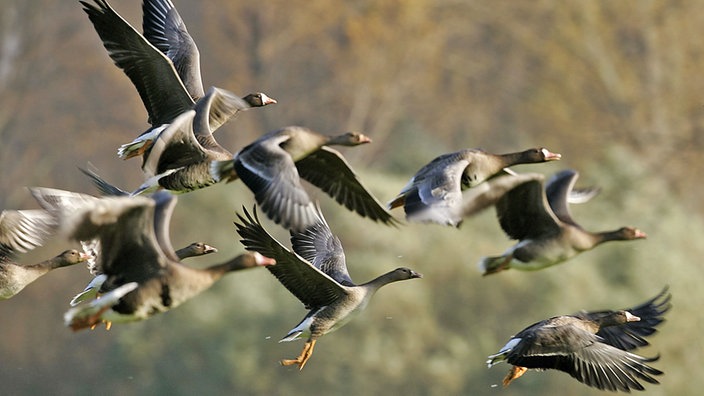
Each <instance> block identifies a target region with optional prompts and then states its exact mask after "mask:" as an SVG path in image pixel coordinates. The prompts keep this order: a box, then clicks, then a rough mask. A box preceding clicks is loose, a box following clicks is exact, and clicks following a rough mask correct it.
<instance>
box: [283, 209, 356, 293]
mask: <svg viewBox="0 0 704 396" xmlns="http://www.w3.org/2000/svg"><path fill="white" fill-rule="evenodd" d="M317 209H318V218H319V219H318V221H317V222H316V223H315V224H314V225H312V226H310V227H308V228H306V229H305V231H302V232H296V231H291V245H292V247H293V251H294V252H296V253H297V254H298V255H299V256H301V257H303V259H305V260H306V261H308V262H309V263H312V264H313V265H314V266H315V268H318V269H319V270H321V271H323V272H324V273H326V274H327V275H328V276H330V277H331V278H333V279H334V280H335V281H337V282H338V283H340V284H342V285H345V286H354V285H355V284H354V282H352V279H351V278H350V274H349V273H348V271H347V263H346V261H345V251H344V250H343V249H342V243H341V242H340V239H339V238H338V237H336V236H335V235H333V233H332V231H331V230H330V226H328V223H327V221H326V220H325V217H323V213H322V212H321V211H320V208H317Z"/></svg>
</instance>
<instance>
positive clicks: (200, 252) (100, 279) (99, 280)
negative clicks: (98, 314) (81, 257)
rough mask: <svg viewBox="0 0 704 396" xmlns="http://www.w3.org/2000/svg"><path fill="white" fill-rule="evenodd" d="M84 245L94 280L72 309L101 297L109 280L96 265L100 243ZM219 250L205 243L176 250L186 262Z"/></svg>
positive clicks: (85, 242)
mask: <svg viewBox="0 0 704 396" xmlns="http://www.w3.org/2000/svg"><path fill="white" fill-rule="evenodd" d="M81 244H82V245H83V251H84V252H87V253H86V254H88V256H89V259H88V271H89V272H90V273H91V275H93V279H92V280H91V281H90V282H89V283H88V285H87V286H86V287H85V288H84V289H83V291H82V292H80V293H78V294H76V295H75V296H74V297H73V298H72V299H71V301H70V302H69V304H70V305H71V306H72V307H75V306H76V305H78V304H80V303H82V302H85V301H90V300H93V299H96V298H98V297H99V296H100V289H101V287H102V286H103V283H105V281H106V280H107V278H108V277H107V275H105V274H104V273H102V271H101V269H100V267H99V266H98V264H97V263H96V260H97V257H98V256H99V255H100V241H99V240H95V239H94V240H90V241H81ZM217 251H218V249H217V248H216V247H214V246H211V245H208V244H207V243H205V242H192V243H190V244H189V245H188V246H185V247H182V248H181V249H178V250H176V257H178V259H179V260H185V259H187V258H191V257H200V256H205V255H208V254H211V253H217ZM110 327H111V323H110V322H106V328H107V329H108V330H110Z"/></svg>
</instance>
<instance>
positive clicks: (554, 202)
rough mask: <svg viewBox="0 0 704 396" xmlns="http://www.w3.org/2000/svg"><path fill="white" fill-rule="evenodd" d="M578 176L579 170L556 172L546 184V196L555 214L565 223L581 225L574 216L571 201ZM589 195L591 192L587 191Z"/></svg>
mask: <svg viewBox="0 0 704 396" xmlns="http://www.w3.org/2000/svg"><path fill="white" fill-rule="evenodd" d="M577 178H579V173H577V171H575V170H572V169H565V170H562V171H560V172H557V173H556V174H554V175H553V176H552V177H551V178H550V179H549V180H548V182H547V183H546V184H545V196H546V197H547V201H548V204H549V205H550V208H551V209H552V211H553V213H554V214H555V216H556V217H557V218H558V219H560V221H562V222H563V223H567V224H570V225H573V226H575V227H579V225H578V224H577V222H575V221H574V219H573V218H572V213H571V212H570V205H569V202H570V200H571V196H572V189H573V188H574V185H575V183H577ZM588 195H589V193H587V196H588ZM576 196H579V195H576Z"/></svg>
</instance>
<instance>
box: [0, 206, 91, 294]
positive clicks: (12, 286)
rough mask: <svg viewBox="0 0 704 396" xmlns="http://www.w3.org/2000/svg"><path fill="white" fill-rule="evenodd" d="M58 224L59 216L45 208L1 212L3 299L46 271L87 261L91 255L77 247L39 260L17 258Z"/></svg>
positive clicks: (1, 292) (42, 241)
mask: <svg viewBox="0 0 704 396" xmlns="http://www.w3.org/2000/svg"><path fill="white" fill-rule="evenodd" d="M55 227H56V219H55V218H54V216H53V215H51V214H50V213H49V212H47V211H45V210H36V209H32V210H3V211H2V212H0V299H2V300H6V299H9V298H11V297H13V296H15V295H16V294H17V293H19V292H20V291H22V289H24V288H25V287H27V285H29V284H30V283H32V282H34V281H35V280H37V279H38V278H39V277H41V276H42V275H44V274H46V273H47V272H49V271H51V270H53V269H56V268H61V267H67V266H70V265H74V264H78V263H81V262H84V261H86V260H87V259H88V256H87V255H85V254H83V253H82V252H79V251H77V250H75V249H69V250H66V251H64V252H62V253H60V254H59V255H57V256H56V257H53V258H51V259H48V260H45V261H42V262H40V263H36V264H22V263H18V262H17V261H16V259H17V256H18V254H19V253H26V252H28V251H29V250H32V249H34V248H36V247H38V246H40V245H41V244H42V243H44V241H45V240H46V238H47V237H48V236H49V235H51V234H52V233H53V231H54V228H55Z"/></svg>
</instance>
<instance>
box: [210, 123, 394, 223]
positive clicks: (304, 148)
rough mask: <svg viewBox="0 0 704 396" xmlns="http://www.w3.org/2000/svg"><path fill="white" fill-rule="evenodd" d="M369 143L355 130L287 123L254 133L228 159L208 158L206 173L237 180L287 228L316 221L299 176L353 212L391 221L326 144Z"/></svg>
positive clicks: (378, 219) (313, 208)
mask: <svg viewBox="0 0 704 396" xmlns="http://www.w3.org/2000/svg"><path fill="white" fill-rule="evenodd" d="M369 142H371V139H369V138H368V137H367V136H365V135H363V134H361V133H357V132H347V133H343V134H341V135H338V136H325V135H321V134H319V133H317V132H315V131H312V130H311V129H308V128H305V127H300V126H288V127H285V128H282V129H278V130H275V131H272V132H269V133H268V134H266V135H264V136H262V137H260V138H259V139H257V140H256V141H255V142H253V143H251V144H249V145H248V146H246V147H244V148H243V149H242V150H240V151H239V152H238V153H237V154H235V156H234V159H230V160H227V161H213V162H212V165H211V175H212V176H213V178H214V179H215V180H216V181H220V180H223V179H225V180H227V181H232V180H235V179H237V178H240V179H242V182H244V184H245V185H247V187H249V189H250V190H252V192H253V193H254V196H255V199H256V200H257V203H258V204H259V205H260V206H261V208H262V211H263V212H264V213H266V214H267V216H269V218H271V219H272V220H273V221H275V222H276V223H278V224H281V225H282V226H283V227H284V228H287V229H295V230H299V231H301V230H303V229H305V228H307V227H309V226H311V225H313V224H315V222H316V221H317V215H316V209H315V205H314V204H313V201H312V200H311V199H310V197H309V196H308V193H307V192H306V191H305V189H304V188H303V186H302V185H301V181H300V179H301V178H302V179H304V180H306V181H308V182H310V183H312V184H313V185H315V186H316V187H318V188H320V189H321V190H323V191H324V192H325V193H326V194H328V195H330V196H331V197H332V198H334V199H335V200H336V201H337V202H338V203H340V204H342V205H344V206H345V207H347V208H348V209H350V210H352V211H355V212H357V213H358V214H359V215H361V216H363V217H369V218H370V219H372V220H374V221H381V222H382V223H384V224H389V225H393V224H396V220H395V219H394V218H393V217H392V216H391V214H390V213H389V212H388V211H386V209H384V207H383V205H382V204H381V203H379V201H378V200H377V199H376V198H374V196H373V195H372V194H371V193H370V192H369V191H368V190H367V189H366V188H365V187H364V186H363V185H362V183H361V181H360V180H359V177H358V176H357V174H356V173H355V172H354V171H353V170H352V168H351V167H350V165H349V164H348V163H347V161H346V160H345V159H344V157H343V156H342V154H340V153H339V152H337V151H336V150H333V149H332V148H330V147H329V146H333V145H341V146H356V145H360V144H365V143H369Z"/></svg>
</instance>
